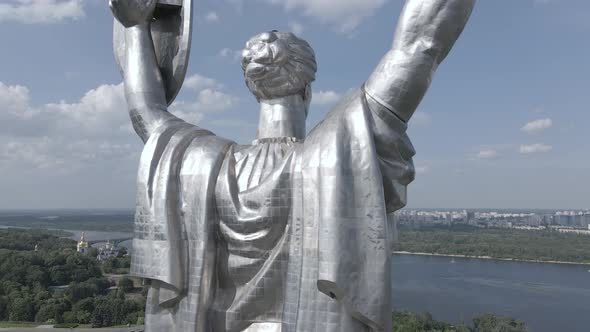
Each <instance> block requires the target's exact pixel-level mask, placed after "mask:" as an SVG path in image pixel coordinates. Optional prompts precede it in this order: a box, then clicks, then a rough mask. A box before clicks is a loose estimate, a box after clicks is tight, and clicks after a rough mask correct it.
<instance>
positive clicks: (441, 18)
mask: <svg viewBox="0 0 590 332" xmlns="http://www.w3.org/2000/svg"><path fill="white" fill-rule="evenodd" d="M358 1H363V0H358ZM473 6H474V0H407V1H406V3H405V5H404V8H403V11H402V14H401V17H400V19H399V22H398V25H397V29H396V32H395V38H394V42H393V46H392V48H391V50H390V51H388V52H387V53H386V54H385V55H384V57H383V58H382V60H381V62H380V63H379V64H377V66H376V68H375V70H374V71H373V73H371V74H370V76H369V77H368V79H367V80H366V82H365V83H364V84H363V85H362V86H361V87H359V88H357V89H355V90H353V91H351V92H350V93H349V94H348V95H347V96H345V97H344V98H343V99H342V100H341V101H340V102H339V103H338V105H337V106H335V107H334V108H333V109H332V110H331V111H330V112H329V114H328V115H327V116H326V117H325V119H324V120H323V121H322V122H321V123H319V124H318V125H317V126H315V128H313V129H312V130H311V131H310V132H307V131H306V128H305V119H306V116H307V114H308V111H309V106H310V101H311V98H312V89H311V83H312V81H314V79H315V73H316V60H315V55H314V51H313V49H312V48H311V46H310V45H309V44H308V43H307V42H306V41H304V40H303V39H301V38H299V37H297V36H296V35H294V34H292V33H290V32H278V31H275V30H273V31H269V32H263V33H261V34H258V35H256V36H254V37H252V38H251V39H250V40H249V41H248V42H247V43H246V46H245V48H244V50H243V52H242V54H241V66H242V70H243V72H244V78H245V81H246V85H247V87H248V88H249V89H250V91H251V92H252V94H254V97H255V98H256V99H257V100H258V102H259V104H260V116H259V125H258V131H257V135H256V138H255V140H254V141H253V143H252V144H249V145H240V144H237V143H235V142H233V141H231V140H229V139H226V138H222V137H218V136H216V135H215V134H213V133H212V132H210V131H208V130H206V129H204V128H200V127H198V126H196V125H193V124H190V123H187V122H185V121H183V120H181V119H179V118H177V117H175V116H174V115H172V114H171V113H169V112H168V111H167V107H168V106H169V105H170V104H171V103H172V101H173V100H174V98H175V96H176V94H177V93H178V91H179V90H180V87H181V85H182V82H183V80H184V76H185V74H186V69H187V63H188V56H189V50H190V41H191V20H192V8H191V7H192V0H110V7H111V10H112V12H113V14H114V16H115V25H114V49H115V58H116V60H117V62H118V65H119V67H120V69H121V72H122V75H123V78H124V85H125V95H126V98H127V103H128V106H129V114H130V117H131V121H132V123H133V128H134V129H135V131H136V132H137V134H138V135H139V137H140V138H141V139H142V140H143V142H144V143H145V146H144V148H143V153H142V156H141V161H140V165H139V174H138V182H137V211H136V215H135V226H134V240H133V256H132V263H131V271H132V274H133V275H135V276H138V277H141V278H145V279H147V280H148V282H149V292H148V298H147V305H146V311H145V315H146V316H145V330H146V331H147V332H155V331H158V332H160V331H176V332H190V331H199V332H200V331H203V332H205V331H215V332H217V331H256V332H262V331H264V332H271V331H272V332H278V331H282V332H287V331H288V332H291V331H293V332H294V331H301V332H315V331H317V332H324V331H333V332H336V331H337V332H359V331H391V328H392V327H391V324H392V322H391V316H392V299H391V275H390V273H391V272H390V270H391V259H392V258H391V242H392V241H391V235H392V226H391V223H390V219H388V216H389V215H390V214H392V213H393V212H394V211H396V210H398V209H400V208H401V207H403V206H404V205H405V203H406V187H407V185H408V184H409V183H410V182H411V181H412V180H413V179H414V166H413V163H412V156H413V155H414V149H413V147H412V145H411V143H410V140H409V138H408V137H407V135H406V128H407V122H408V120H410V118H411V116H412V114H413V113H414V111H415V110H416V108H417V106H418V104H419V103H420V101H421V99H422V97H423V96H424V94H425V92H426V90H427V88H428V87H429V85H430V83H431V79H432V77H433V74H434V72H435V70H436V69H437V67H438V66H439V65H440V63H441V62H442V61H443V60H444V59H445V57H446V56H447V54H448V53H449V51H450V49H451V48H452V46H453V44H454V43H455V41H456V40H457V38H458V37H459V35H460V34H461V31H462V30H463V28H464V26H465V24H466V22H467V20H468V18H469V16H470V14H471V11H472V9H473ZM351 65H354V64H351Z"/></svg>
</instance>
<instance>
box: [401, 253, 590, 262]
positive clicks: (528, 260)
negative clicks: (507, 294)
mask: <svg viewBox="0 0 590 332" xmlns="http://www.w3.org/2000/svg"><path fill="white" fill-rule="evenodd" d="M393 254H397V255H415V256H436V257H457V258H476V259H485V260H494V261H504V262H522V263H546V264H563V265H585V266H590V263H579V262H568V261H543V260H533V259H517V258H497V257H492V256H470V255H460V254H440V253H428V252H410V251H393Z"/></svg>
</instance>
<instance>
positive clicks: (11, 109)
mask: <svg viewBox="0 0 590 332" xmlns="http://www.w3.org/2000/svg"><path fill="white" fill-rule="evenodd" d="M28 104H29V89H27V88H26V87H24V86H21V85H13V86H9V85H5V84H4V83H2V82H0V105H2V106H3V109H2V112H3V113H0V119H2V115H4V116H7V115H8V114H11V115H13V116H18V117H24V116H25V113H26V112H27V105H28Z"/></svg>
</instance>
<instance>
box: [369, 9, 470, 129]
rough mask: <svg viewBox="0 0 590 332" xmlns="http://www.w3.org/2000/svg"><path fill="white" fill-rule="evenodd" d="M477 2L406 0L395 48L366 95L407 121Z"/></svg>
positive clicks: (372, 75)
mask: <svg viewBox="0 0 590 332" xmlns="http://www.w3.org/2000/svg"><path fill="white" fill-rule="evenodd" d="M474 4H475V0H407V1H406V4H405V6H404V9H403V11H402V14H401V16H400V19H399V22H398V25H397V29H396V32H395V37H394V42H393V47H392V49H391V50H390V51H389V52H387V54H386V55H385V56H384V57H383V59H382V60H381V62H380V63H379V65H377V68H376V69H375V71H374V72H373V73H372V74H371V76H370V77H369V79H368V80H367V82H366V84H365V89H366V92H367V94H368V95H369V96H370V97H372V98H373V99H375V100H376V101H377V102H379V103H380V104H382V105H383V106H385V107H387V108H388V109H390V110H391V111H392V112H394V113H395V114H396V115H397V116H398V117H399V118H400V119H402V120H403V121H404V122H407V121H408V120H409V119H410V117H411V116H412V114H413V113H414V111H415V110H416V108H417V107H418V104H419V103H420V101H421V100H422V97H423V96H424V94H425V93H426V90H427V89H428V86H429V85H430V82H431V80H432V75H433V74H434V72H435V71H436V69H437V67H438V65H439V64H440V63H441V62H442V61H443V60H444V59H445V57H446V56H447V54H448V53H449V51H450V50H451V48H452V47H453V45H454V43H455V41H456V40H457V38H458V37H459V35H460V34H461V32H462V31H463V28H464V27H465V24H466V23H467V20H468V19H469V16H470V15H471V11H472V10H473V6H474Z"/></svg>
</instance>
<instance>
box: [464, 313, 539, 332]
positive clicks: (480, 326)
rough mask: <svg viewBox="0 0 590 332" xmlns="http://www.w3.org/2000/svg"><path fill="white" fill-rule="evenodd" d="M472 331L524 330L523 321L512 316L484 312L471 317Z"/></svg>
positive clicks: (513, 331)
mask: <svg viewBox="0 0 590 332" xmlns="http://www.w3.org/2000/svg"><path fill="white" fill-rule="evenodd" d="M473 325H474V330H473V331H474V332H526V331H527V328H526V326H525V324H524V323H523V322H518V321H516V320H514V319H512V318H508V317H499V316H495V315H492V314H485V315H482V316H478V317H475V318H474V319H473Z"/></svg>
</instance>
